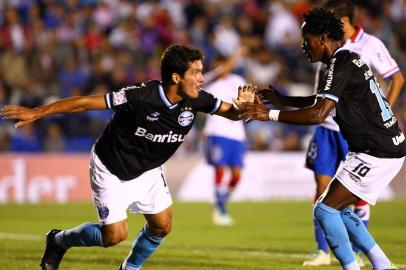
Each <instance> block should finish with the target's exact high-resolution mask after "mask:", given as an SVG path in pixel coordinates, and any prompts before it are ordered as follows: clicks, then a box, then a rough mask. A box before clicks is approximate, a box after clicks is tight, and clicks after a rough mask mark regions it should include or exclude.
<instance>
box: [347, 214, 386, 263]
mask: <svg viewBox="0 0 406 270" xmlns="http://www.w3.org/2000/svg"><path fill="white" fill-rule="evenodd" d="M341 217H342V220H343V222H344V224H345V227H346V228H347V231H348V234H349V235H350V238H351V241H352V242H353V243H354V244H356V245H357V246H358V247H359V248H360V249H361V251H362V252H363V253H364V254H365V255H367V257H368V259H369V261H370V262H371V264H372V268H373V269H387V268H389V266H390V264H391V262H390V260H389V259H388V257H387V256H386V255H385V253H384V252H383V251H382V249H381V248H380V247H379V245H378V244H377V243H376V242H375V240H374V239H373V238H372V236H371V235H370V234H369V232H368V230H367V228H366V227H365V225H364V223H363V222H362V221H361V219H360V218H359V217H358V216H357V215H356V214H355V213H354V212H352V211H351V210H350V209H348V208H345V209H343V210H342V211H341Z"/></svg>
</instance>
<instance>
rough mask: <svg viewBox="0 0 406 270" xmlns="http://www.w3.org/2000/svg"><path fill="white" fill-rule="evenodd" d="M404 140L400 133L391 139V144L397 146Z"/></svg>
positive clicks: (403, 135)
mask: <svg viewBox="0 0 406 270" xmlns="http://www.w3.org/2000/svg"><path fill="white" fill-rule="evenodd" d="M404 140H405V134H403V132H401V133H400V134H399V135H398V136H395V137H393V138H392V141H393V144H394V145H399V144H401V143H402V142H403V141H404Z"/></svg>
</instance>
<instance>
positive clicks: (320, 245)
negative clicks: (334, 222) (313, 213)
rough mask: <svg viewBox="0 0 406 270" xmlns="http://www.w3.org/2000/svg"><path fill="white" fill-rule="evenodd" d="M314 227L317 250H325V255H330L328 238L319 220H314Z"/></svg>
mask: <svg viewBox="0 0 406 270" xmlns="http://www.w3.org/2000/svg"><path fill="white" fill-rule="evenodd" d="M313 226H314V236H315V237H316V242H317V249H318V250H323V251H324V253H328V244H327V241H326V237H325V236H324V232H323V229H322V228H321V226H320V224H319V222H318V221H317V219H315V218H313Z"/></svg>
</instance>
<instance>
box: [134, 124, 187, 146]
mask: <svg viewBox="0 0 406 270" xmlns="http://www.w3.org/2000/svg"><path fill="white" fill-rule="evenodd" d="M134 135H135V136H138V137H144V138H145V139H147V140H150V141H152V142H158V143H174V142H183V141H184V140H185V135H182V134H173V131H169V133H168V134H152V133H149V132H148V131H147V130H146V129H145V128H142V127H138V128H137V129H136V130H135V133H134Z"/></svg>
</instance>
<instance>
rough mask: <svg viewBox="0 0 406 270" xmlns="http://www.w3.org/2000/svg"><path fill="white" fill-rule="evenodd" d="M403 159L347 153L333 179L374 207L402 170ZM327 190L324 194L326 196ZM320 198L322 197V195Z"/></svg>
mask: <svg viewBox="0 0 406 270" xmlns="http://www.w3.org/2000/svg"><path fill="white" fill-rule="evenodd" d="M404 160H405V158H404V157H402V158H378V157H374V156H370V155H367V154H364V153H354V152H349V153H348V155H347V157H346V159H345V160H344V161H343V162H342V163H341V164H340V166H339V167H338V169H337V173H336V175H335V176H334V179H337V180H338V181H340V183H341V184H343V186H345V187H346V188H347V189H348V190H349V191H350V192H351V193H352V194H354V195H355V196H357V197H359V198H361V199H362V200H364V201H366V202H368V203H369V204H371V205H375V203H376V201H377V199H378V197H379V195H380V194H381V192H382V191H383V190H384V189H385V188H386V186H387V185H388V184H389V183H390V182H391V181H392V180H393V178H394V177H395V176H396V175H397V174H398V172H399V171H400V169H401V168H402V165H403V162H404ZM328 190H329V188H327V190H326V192H325V194H327V192H328ZM325 194H323V196H322V197H324V195H325Z"/></svg>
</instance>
